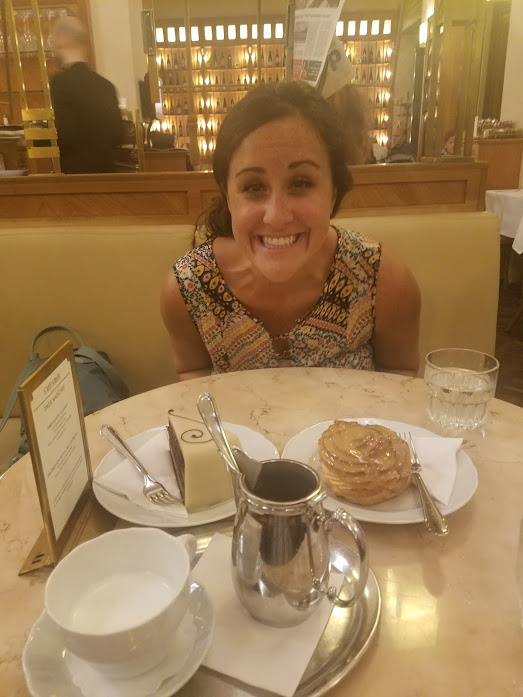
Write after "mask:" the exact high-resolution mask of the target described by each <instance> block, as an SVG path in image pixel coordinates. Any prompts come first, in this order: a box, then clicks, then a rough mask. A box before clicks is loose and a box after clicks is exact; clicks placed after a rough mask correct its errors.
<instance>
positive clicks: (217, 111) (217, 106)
mask: <svg viewBox="0 0 523 697" xmlns="http://www.w3.org/2000/svg"><path fill="white" fill-rule="evenodd" d="M220 111H221V104H220V98H219V97H218V99H217V100H216V113H217V114H219V113H220Z"/></svg>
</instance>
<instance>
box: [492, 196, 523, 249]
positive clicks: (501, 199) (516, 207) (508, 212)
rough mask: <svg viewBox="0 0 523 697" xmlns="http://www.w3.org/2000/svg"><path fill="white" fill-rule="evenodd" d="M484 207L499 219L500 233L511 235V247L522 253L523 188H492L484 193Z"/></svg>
mask: <svg viewBox="0 0 523 697" xmlns="http://www.w3.org/2000/svg"><path fill="white" fill-rule="evenodd" d="M485 207H486V209H487V210H488V211H490V212H491V213H494V214H495V215H497V216H498V218H499V219H500V221H501V223H500V233H501V234H502V235H505V236H506V237H512V238H513V239H514V242H513V243H512V249H514V251H516V252H517V253H518V254H522V253H523V189H506V190H492V191H487V192H486V194H485Z"/></svg>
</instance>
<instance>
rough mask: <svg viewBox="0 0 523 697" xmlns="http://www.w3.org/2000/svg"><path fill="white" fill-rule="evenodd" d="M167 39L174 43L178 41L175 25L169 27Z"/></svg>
mask: <svg viewBox="0 0 523 697" xmlns="http://www.w3.org/2000/svg"><path fill="white" fill-rule="evenodd" d="M167 41H169V42H170V43H171V44H173V43H174V42H175V41H176V31H175V29H174V27H167Z"/></svg>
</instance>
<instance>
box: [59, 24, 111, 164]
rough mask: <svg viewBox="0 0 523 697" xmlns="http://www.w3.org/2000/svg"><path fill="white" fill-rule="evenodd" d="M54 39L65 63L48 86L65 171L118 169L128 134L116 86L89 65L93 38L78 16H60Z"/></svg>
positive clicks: (60, 58) (60, 59)
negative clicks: (116, 159) (116, 154)
mask: <svg viewBox="0 0 523 697" xmlns="http://www.w3.org/2000/svg"><path fill="white" fill-rule="evenodd" d="M52 40H53V47H54V50H55V53H56V55H57V56H58V59H59V61H60V64H61V68H60V71H59V72H58V73H56V74H55V75H53V77H52V78H51V80H50V85H49V86H50V91H51V101H52V104H53V109H54V114H55V125H56V130H57V133H58V147H59V149H60V165H61V168H62V172H64V173H65V174H80V173H90V172H114V171H115V165H114V148H115V147H116V146H117V145H119V144H120V143H122V141H123V138H124V130H123V122H122V117H121V115H120V110H119V107H118V97H117V95H116V90H115V88H114V86H113V85H112V84H111V83H110V82H109V80H106V79H105V78H104V77H102V76H101V75H98V73H95V72H94V71H93V70H91V69H90V68H89V66H88V65H87V48H88V41H89V39H88V34H87V30H86V28H85V27H84V25H83V24H82V22H80V20H79V19H77V18H76V17H64V18H61V19H59V20H57V22H56V23H55V25H54V26H53V30H52Z"/></svg>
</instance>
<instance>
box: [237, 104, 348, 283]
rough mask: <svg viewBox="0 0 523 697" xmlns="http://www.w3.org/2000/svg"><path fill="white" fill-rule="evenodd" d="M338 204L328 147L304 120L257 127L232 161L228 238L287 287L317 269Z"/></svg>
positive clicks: (298, 118) (293, 118)
mask: <svg viewBox="0 0 523 697" xmlns="http://www.w3.org/2000/svg"><path fill="white" fill-rule="evenodd" d="M335 198H336V192H335V189H334V186H333V182H332V175H331V168H330V162H329V157H328V154H327V149H326V147H325V144H324V143H323V141H322V140H321V138H320V136H319V135H318V134H317V133H316V131H315V129H314V128H313V127H312V126H311V125H310V124H309V123H308V122H307V121H306V120H305V119H303V118H302V117H301V116H288V117H285V118H282V119H278V120H276V121H271V122H270V123H267V124H265V125H264V126H260V128H257V129H256V130H255V131H253V132H252V133H250V134H249V135H248V136H247V137H246V138H245V139H244V140H243V141H242V143H241V144H240V146H239V147H238V149H237V150H236V152H235V153H234V155H233V156H232V159H231V163H230V166H229V175H228V178H227V202H228V205H229V210H230V213H231V219H232V231H233V235H234V238H235V240H236V242H237V244H238V246H239V247H240V249H241V251H242V252H243V253H244V254H245V255H246V257H247V258H248V260H249V261H250V262H251V264H252V265H253V266H254V267H255V269H256V270H257V271H258V272H259V273H261V274H262V275H263V276H265V277H266V278H267V279H269V280H270V281H273V282H283V281H286V280H289V279H290V278H292V277H293V276H295V275H296V274H297V273H298V272H299V271H300V270H301V269H303V268H304V267H307V265H309V266H310V265H311V263H315V259H316V258H317V255H318V254H319V253H321V249H322V247H323V246H324V245H325V243H326V241H327V237H328V232H329V224H330V214H331V211H332V207H333V205H334V201H335Z"/></svg>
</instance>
